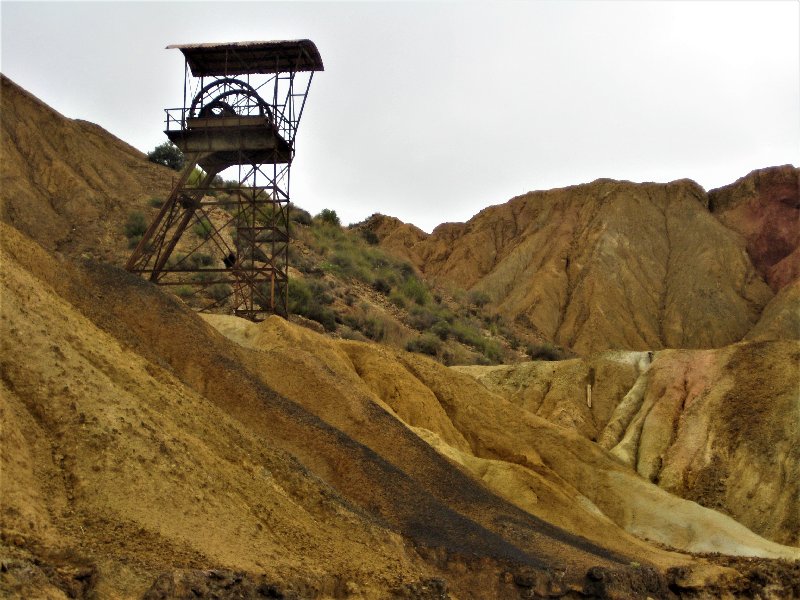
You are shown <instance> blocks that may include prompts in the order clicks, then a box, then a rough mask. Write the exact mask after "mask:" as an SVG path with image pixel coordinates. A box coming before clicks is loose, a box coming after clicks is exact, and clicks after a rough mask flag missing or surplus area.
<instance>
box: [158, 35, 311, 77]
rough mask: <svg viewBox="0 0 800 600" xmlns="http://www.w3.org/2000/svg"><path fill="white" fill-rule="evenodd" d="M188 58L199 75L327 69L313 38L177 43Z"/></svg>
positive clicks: (169, 47)
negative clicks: (323, 64)
mask: <svg viewBox="0 0 800 600" xmlns="http://www.w3.org/2000/svg"><path fill="white" fill-rule="evenodd" d="M172 48H177V49H178V50H180V51H181V52H183V55H184V56H185V57H186V62H187V63H188V64H189V68H190V69H191V70H192V75H194V76H195V77H204V76H207V75H214V76H225V75H246V74H253V73H287V72H293V71H323V70H324V68H323V66H322V58H321V57H320V55H319V50H317V47H316V46H315V45H314V42H312V41H311V40H278V41H271V42H229V43H211V44H173V45H171V46H167V49H172Z"/></svg>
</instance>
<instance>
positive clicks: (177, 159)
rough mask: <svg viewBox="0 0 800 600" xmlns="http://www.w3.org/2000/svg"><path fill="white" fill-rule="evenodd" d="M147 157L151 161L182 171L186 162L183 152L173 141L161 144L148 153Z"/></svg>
mask: <svg viewBox="0 0 800 600" xmlns="http://www.w3.org/2000/svg"><path fill="white" fill-rule="evenodd" d="M147 158H148V160H149V161H150V162H154V163H156V164H159V165H164V166H165V167H169V168H170V169H174V170H176V171H180V170H181V169H182V168H183V165H184V163H185V162H186V160H185V159H184V157H183V152H181V150H180V148H178V147H177V146H176V145H175V144H173V143H172V142H164V143H163V144H159V145H158V146H156V147H155V148H153V150H151V151H150V152H148V153H147Z"/></svg>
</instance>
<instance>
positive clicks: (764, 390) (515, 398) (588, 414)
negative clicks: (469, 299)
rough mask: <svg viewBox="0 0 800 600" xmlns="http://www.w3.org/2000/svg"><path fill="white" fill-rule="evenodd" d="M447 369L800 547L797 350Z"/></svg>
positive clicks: (784, 346) (756, 346)
mask: <svg viewBox="0 0 800 600" xmlns="http://www.w3.org/2000/svg"><path fill="white" fill-rule="evenodd" d="M455 369H457V370H460V371H462V372H465V373H468V374H470V375H472V376H473V377H475V378H477V379H478V380H479V381H480V382H481V383H482V384H483V385H484V386H485V387H487V388H488V389H489V390H490V391H493V392H495V393H497V394H499V395H502V396H503V397H505V398H507V399H508V400H510V401H511V402H513V403H514V404H516V405H518V406H520V407H521V408H523V409H524V410H526V411H529V412H532V413H534V414H536V415H537V416H541V417H544V418H546V419H548V420H549V421H551V422H554V423H556V424H558V425H561V426H563V427H567V428H569V429H572V430H574V431H577V432H578V433H580V434H582V435H583V436H586V437H588V438H589V439H592V440H597V442H598V443H599V445H600V446H601V447H603V448H606V449H607V450H609V451H610V452H611V454H612V455H614V456H616V457H617V458H618V459H619V460H620V461H621V462H622V463H624V464H626V465H628V466H630V467H631V468H632V469H635V470H636V472H638V473H639V474H640V475H641V476H642V477H644V478H646V479H648V480H650V481H652V482H653V483H656V484H658V485H659V486H660V487H662V488H664V489H666V490H668V491H670V492H672V493H673V494H676V495H678V496H681V497H683V498H687V499H689V500H693V501H695V502H698V503H699V504H702V505H703V506H707V507H709V508H713V509H715V510H719V511H720V512H723V513H725V514H729V515H731V516H733V517H734V518H735V519H736V520H737V521H739V522H740V523H744V524H745V525H747V526H748V527H749V528H751V529H752V530H753V531H756V532H757V533H759V534H761V535H763V536H765V537H768V538H770V539H772V540H775V541H777V542H780V543H783V544H792V545H800V511H798V507H800V390H799V389H798V382H800V344H799V343H798V342H796V341H788V340H778V341H760V342H746V343H740V344H736V345H733V346H729V347H726V348H721V349H714V350H664V351H661V352H656V353H646V352H628V353H622V352H608V353H604V354H600V355H597V356H593V357H591V358H590V359H587V360H583V359H575V360H569V361H560V362H555V363H547V362H533V363H527V364H520V365H513V366H500V367H455ZM589 384H591V386H592V389H591V395H590V394H589V393H588V392H587V385H589Z"/></svg>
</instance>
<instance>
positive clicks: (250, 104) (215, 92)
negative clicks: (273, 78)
mask: <svg viewBox="0 0 800 600" xmlns="http://www.w3.org/2000/svg"><path fill="white" fill-rule="evenodd" d="M237 116H238V117H245V116H248V117H252V116H258V117H267V118H268V119H269V120H270V121H272V120H273V119H272V111H271V110H270V108H269V105H268V104H267V103H266V102H265V101H264V100H263V99H262V98H261V96H259V95H258V92H257V91H256V90H255V88H253V87H252V86H251V85H250V84H248V83H246V82H244V81H241V80H239V79H231V78H224V79H217V80H215V81H212V82H211V83H209V84H208V85H207V86H205V87H204V88H203V89H202V90H200V91H199V92H198V93H197V95H196V96H195V97H194V99H193V100H192V104H191V107H190V109H189V118H200V119H203V118H209V117H237Z"/></svg>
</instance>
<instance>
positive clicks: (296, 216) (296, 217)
mask: <svg viewBox="0 0 800 600" xmlns="http://www.w3.org/2000/svg"><path fill="white" fill-rule="evenodd" d="M289 218H290V219H291V220H292V221H294V222H295V223H298V224H300V225H306V226H308V225H311V223H312V222H313V221H312V218H311V213H310V212H308V211H307V210H303V209H302V208H298V207H296V206H292V207H291V209H290V213H289Z"/></svg>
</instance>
